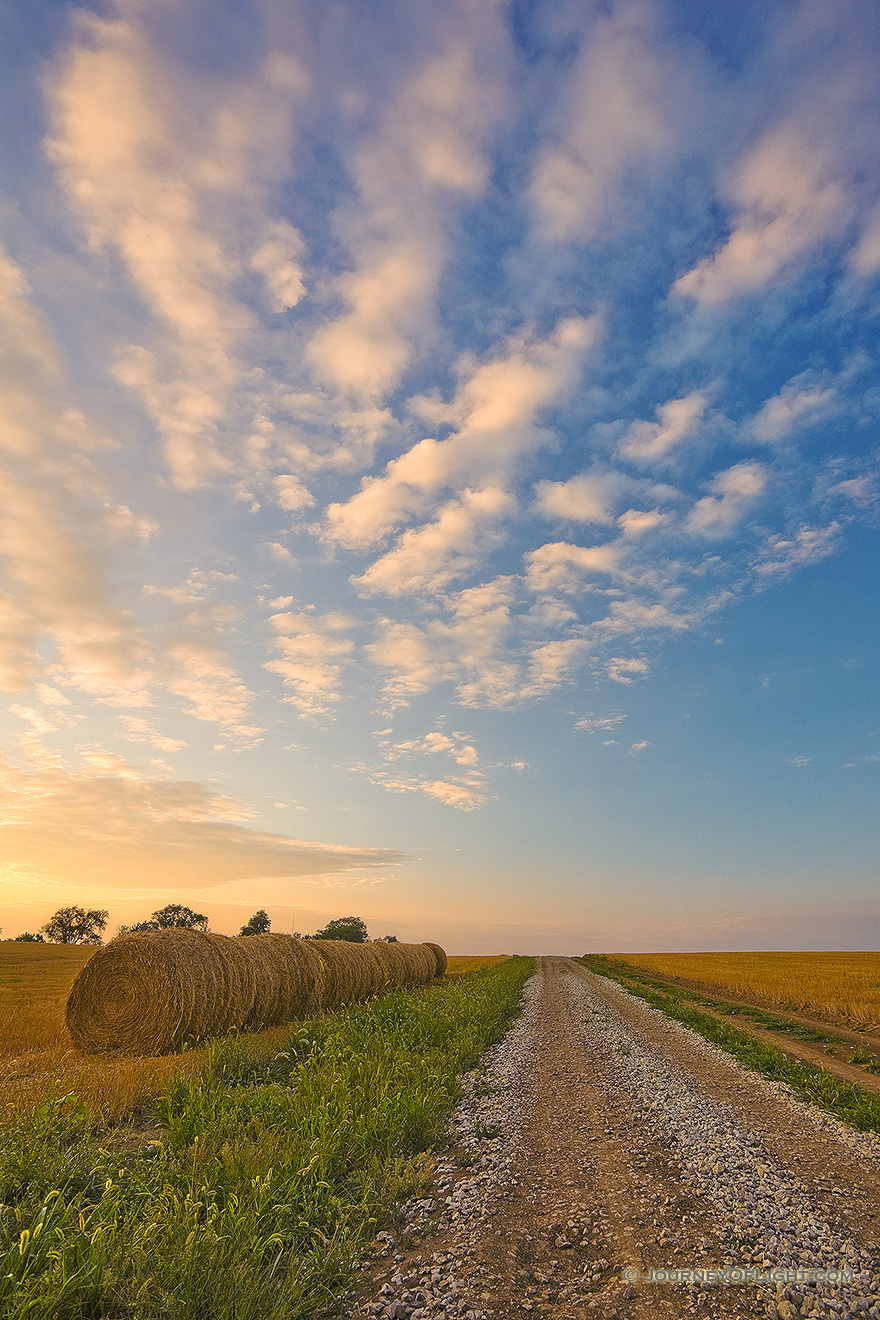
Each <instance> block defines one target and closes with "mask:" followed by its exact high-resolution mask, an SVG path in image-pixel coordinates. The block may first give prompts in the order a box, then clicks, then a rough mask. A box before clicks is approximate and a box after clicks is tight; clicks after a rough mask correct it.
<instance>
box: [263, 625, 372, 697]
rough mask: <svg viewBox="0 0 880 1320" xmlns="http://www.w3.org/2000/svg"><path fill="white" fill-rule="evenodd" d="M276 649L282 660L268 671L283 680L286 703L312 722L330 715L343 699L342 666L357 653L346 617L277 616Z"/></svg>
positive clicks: (266, 666)
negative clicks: (353, 653) (348, 634)
mask: <svg viewBox="0 0 880 1320" xmlns="http://www.w3.org/2000/svg"><path fill="white" fill-rule="evenodd" d="M269 622H270V623H271V625H272V627H273V629H274V630H275V632H276V634H277V635H276V637H275V639H274V642H273V647H274V649H275V650H276V651H278V652H280V658H279V659H277V660H270V661H268V662H267V663H266V665H265V668H266V669H268V670H269V671H270V672H271V673H273V674H278V675H279V676H280V678H281V679H282V681H283V683H284V686H285V688H287V690H288V693H289V695H288V696H287V697H285V698H284V699H285V701H289V702H290V703H291V705H293V706H296V708H297V709H298V710H299V712H300V713H301V714H302V715H305V716H307V717H309V718H316V717H318V716H324V715H328V714H329V713H330V712H331V711H332V709H333V707H334V706H335V705H336V703H337V702H338V701H339V698H340V691H339V688H340V683H341V680H342V671H343V666H344V664H345V663H346V661H347V660H348V658H349V657H350V656H351V654H352V652H353V651H354V643H353V642H352V641H351V639H350V638H349V637H348V636H346V634H347V633H348V632H349V631H350V629H351V627H352V622H353V621H352V620H351V619H350V618H349V617H348V616H347V615H344V614H334V613H330V614H311V613H309V614H290V613H286V614H274V615H273V616H272V618H271V619H270V620H269Z"/></svg>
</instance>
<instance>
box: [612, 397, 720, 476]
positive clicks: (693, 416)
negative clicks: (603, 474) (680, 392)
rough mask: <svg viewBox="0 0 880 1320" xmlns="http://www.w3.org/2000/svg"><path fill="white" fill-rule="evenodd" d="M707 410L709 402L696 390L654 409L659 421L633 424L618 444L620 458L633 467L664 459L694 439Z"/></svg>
mask: <svg viewBox="0 0 880 1320" xmlns="http://www.w3.org/2000/svg"><path fill="white" fill-rule="evenodd" d="M707 406H708V399H707V398H706V396H705V395H704V394H701V393H700V392H699V391H698V390H695V391H693V392H692V393H691V394H687V395H685V396H684V398H681V399H670V400H669V402H668V403H663V404H661V405H660V407H659V408H658V409H657V417H658V419H659V420H658V421H656V422H633V424H632V426H630V428H629V429H628V431H627V432H626V434H625V435H624V437H623V439H622V440H621V442H620V446H619V448H618V451H617V452H618V454H619V456H620V457H621V458H628V459H629V460H630V461H631V462H634V463H655V462H657V461H658V460H662V459H665V458H666V457H667V456H668V455H669V454H670V453H671V452H672V450H674V449H675V448H676V447H677V446H678V445H680V444H681V443H682V442H683V441H685V440H690V439H691V438H692V437H693V435H694V434H695V433H696V431H697V429H698V428H699V424H700V422H701V420H702V417H703V414H704V412H705V411H706V408H707Z"/></svg>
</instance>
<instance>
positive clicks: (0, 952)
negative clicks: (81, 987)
mask: <svg viewBox="0 0 880 1320" xmlns="http://www.w3.org/2000/svg"><path fill="white" fill-rule="evenodd" d="M96 952H97V950H96V949H95V948H94V947H92V946H88V945H77V944H28V943H21V944H19V943H18V942H17V941H14V940H4V941H3V942H2V943H0V1056H2V1055H4V1054H24V1053H26V1052H27V1051H30V1050H33V1049H35V1048H36V1049H41V1050H46V1049H52V1048H56V1047H66V1046H69V1044H70V1037H69V1036H68V1034H67V1027H66V1025H65V1021H64V1005H65V1003H66V1002H67V996H68V994H69V993H70V987H71V986H72V985H73V983H74V981H75V980H76V978H77V976H78V975H79V973H80V972H81V971H82V969H83V967H85V965H86V963H87V962H88V960H89V958H91V957H92V955H93V954H94V953H96Z"/></svg>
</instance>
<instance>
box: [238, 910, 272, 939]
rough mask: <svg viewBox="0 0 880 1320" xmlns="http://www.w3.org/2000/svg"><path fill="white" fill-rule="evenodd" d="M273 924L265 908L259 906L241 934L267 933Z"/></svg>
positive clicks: (243, 927)
mask: <svg viewBox="0 0 880 1320" xmlns="http://www.w3.org/2000/svg"><path fill="white" fill-rule="evenodd" d="M271 925H272V923H271V921H270V920H269V913H268V912H267V911H266V909H265V908H258V909H257V911H256V912H255V913H254V915H253V916H252V917H251V918H249V920H248V921H246V922H245V923H244V925H243V926H242V928H241V930H240V931H239V932H238V933H239V935H266V934H268V932H269V928H270V926H271Z"/></svg>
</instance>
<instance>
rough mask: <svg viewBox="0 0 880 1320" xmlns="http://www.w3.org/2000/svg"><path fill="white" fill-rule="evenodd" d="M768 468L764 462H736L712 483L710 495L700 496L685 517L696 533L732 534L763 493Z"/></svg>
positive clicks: (710, 534) (689, 529)
mask: <svg viewBox="0 0 880 1320" xmlns="http://www.w3.org/2000/svg"><path fill="white" fill-rule="evenodd" d="M767 481H768V471H767V468H766V467H764V465H763V464H761V463H736V464H734V466H733V467H731V468H728V469H727V471H726V472H719V473H718V474H717V475H716V476H715V477H713V478H712V481H711V483H710V489H711V491H712V494H711V495H706V496H704V497H703V498H702V499H700V500H697V502H696V504H695V505H694V507H693V508H692V509H691V511H690V513H689V514H688V516H687V518H686V519H685V524H684V525H685V528H686V530H687V531H689V532H692V533H694V535H696V536H729V535H730V534H731V532H733V530H734V529H735V528H736V526H737V524H738V523H739V522H740V520H741V519H742V518H743V517H744V516H745V514H746V512H747V511H748V509H749V507H750V506H751V505H752V504H753V503H754V501H755V500H757V499H759V498H760V496H761V495H763V493H764V490H765V488H766V486H767Z"/></svg>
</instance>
